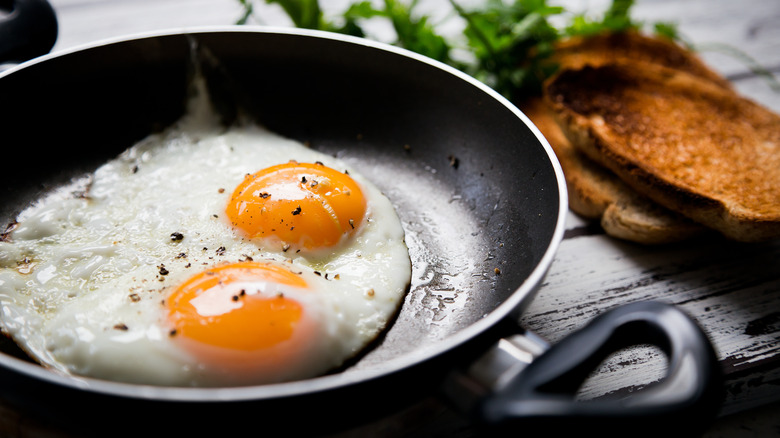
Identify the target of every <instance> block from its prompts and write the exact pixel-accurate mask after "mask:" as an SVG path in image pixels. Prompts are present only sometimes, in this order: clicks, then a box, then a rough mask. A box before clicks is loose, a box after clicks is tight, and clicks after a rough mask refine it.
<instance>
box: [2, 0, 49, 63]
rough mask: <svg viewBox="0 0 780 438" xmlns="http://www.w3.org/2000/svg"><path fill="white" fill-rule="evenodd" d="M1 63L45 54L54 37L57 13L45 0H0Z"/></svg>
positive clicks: (16, 61) (19, 60) (20, 60)
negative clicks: (3, 13) (2, 14)
mask: <svg viewBox="0 0 780 438" xmlns="http://www.w3.org/2000/svg"><path fill="white" fill-rule="evenodd" d="M0 10H3V11H5V12H6V13H7V15H6V16H5V17H0V63H5V62H15V63H18V62H24V61H27V60H28V59H32V58H35V57H38V56H41V55H44V54H46V53H48V52H49V50H51V48H52V47H54V43H55V41H56V40H57V32H58V26H57V16H56V14H55V13H54V9H53V8H52V6H51V5H50V4H49V2H48V1H46V0H0Z"/></svg>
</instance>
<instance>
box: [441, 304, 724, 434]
mask: <svg viewBox="0 0 780 438" xmlns="http://www.w3.org/2000/svg"><path fill="white" fill-rule="evenodd" d="M502 342H503V345H501V344H502ZM502 342H499V345H497V346H495V347H494V348H493V349H492V350H491V351H489V352H488V354H487V355H485V356H483V357H482V359H480V361H481V363H479V362H480V361H478V362H476V363H474V364H473V365H472V366H471V368H470V370H469V372H468V373H467V374H468V377H467V378H466V380H468V383H467V384H466V385H464V382H465V380H464V375H461V378H460V388H461V391H463V388H468V387H470V388H472V389H474V388H475V383H476V382H477V381H479V382H480V383H482V384H483V386H482V388H483V389H484V388H485V385H484V384H485V383H488V380H490V382H489V383H488V385H487V386H492V388H490V389H489V390H488V391H487V393H485V394H482V395H481V396H479V397H477V398H476V399H475V400H476V403H474V404H473V405H472V406H471V409H470V410H471V411H472V413H474V414H475V416H476V418H477V420H478V422H479V423H480V424H483V425H486V426H488V427H490V428H491V429H492V430H493V431H496V432H501V431H511V432H513V433H515V434H516V433H517V432H518V431H524V430H525V431H527V430H529V428H534V430H535V428H537V427H538V428H539V429H540V430H544V431H545V433H547V432H559V433H560V432H577V433H579V434H581V433H582V432H584V431H586V430H589V431H591V432H593V433H598V434H599V435H601V436H603V435H613V434H615V435H617V434H631V435H636V434H637V433H638V434H639V435H650V434H653V435H655V434H658V433H672V434H673V435H675V436H678V435H680V436H688V435H689V434H694V435H695V434H697V433H701V432H703V431H704V430H706V429H705V428H706V427H708V426H709V425H710V423H711V422H712V421H713V420H714V419H715V418H716V416H717V414H718V411H719V409H720V405H721V402H722V400H723V395H724V393H723V383H722V375H721V371H720V367H719V365H718V361H717V356H716V354H715V351H714V350H713V347H712V345H711V344H710V342H709V340H708V339H707V336H706V335H705V334H704V332H703V331H702V330H701V328H700V327H699V326H698V325H697V324H696V323H695V322H694V321H693V320H692V319H691V318H690V317H689V316H688V315H686V314H685V313H683V312H682V311H681V310H679V309H677V308H676V307H674V306H671V305H668V304H662V303H659V302H640V303H633V304H628V305H625V306H621V307H618V308H616V309H613V310H611V311H608V312H606V313H604V314H601V315H599V316H598V317H596V318H594V319H593V320H592V321H591V322H590V323H589V324H587V325H586V326H585V327H584V328H582V329H581V330H579V331H578V332H576V333H574V334H572V335H570V336H568V337H567V338H565V339H564V340H562V341H560V342H559V343H557V344H556V345H554V346H552V347H550V348H549V349H547V345H546V344H545V343H544V342H543V341H541V340H540V339H539V338H537V337H535V336H534V335H533V334H531V333H525V334H522V335H516V336H514V339H506V338H505V339H502ZM641 344H650V345H654V346H657V347H658V348H660V349H661V350H662V351H663V352H664V353H665V354H666V356H667V359H668V367H667V375H666V376H665V377H664V378H663V379H662V380H660V381H659V382H655V383H653V384H650V385H648V386H646V387H644V388H643V389H640V390H638V391H635V392H633V393H631V394H629V395H628V396H627V397H625V398H621V399H615V398H608V397H603V398H600V399H595V400H588V401H576V400H575V394H576V392H577V390H578V388H579V387H580V386H581V385H582V383H583V382H584V381H585V379H586V378H587V377H588V375H589V374H590V373H591V372H592V371H593V370H595V369H596V367H597V366H598V365H599V364H600V363H601V362H602V361H603V360H604V359H606V358H607V357H608V356H609V355H610V354H611V353H614V352H616V351H618V350H620V349H622V348H625V347H630V346H632V345H641ZM545 350H546V351H545ZM534 356H536V357H534ZM486 370H487V371H486ZM490 370H492V371H490ZM499 370H500V372H497V371H499ZM486 375H492V376H493V377H492V379H486ZM472 393H474V394H476V393H477V392H474V391H472ZM450 394H452V393H451V392H450ZM460 396H462V394H460ZM461 400H462V398H461Z"/></svg>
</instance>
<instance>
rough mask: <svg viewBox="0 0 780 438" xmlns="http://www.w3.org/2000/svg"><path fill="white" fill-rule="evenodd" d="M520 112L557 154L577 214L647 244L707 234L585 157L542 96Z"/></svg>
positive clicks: (612, 232)
mask: <svg viewBox="0 0 780 438" xmlns="http://www.w3.org/2000/svg"><path fill="white" fill-rule="evenodd" d="M520 109H521V110H522V111H523V112H524V113H525V114H526V115H527V116H528V117H529V118H530V119H531V120H532V121H533V122H534V124H535V125H536V126H537V127H538V128H539V130H540V131H541V132H542V134H543V135H544V136H545V138H546V139H547V141H548V142H549V143H550V145H551V146H552V148H553V150H554V151H555V154H556V156H557V157H558V161H560V163H561V167H562V168H563V173H564V176H565V178H566V186H567V188H568V192H569V208H571V210H572V211H574V212H575V213H577V214H579V215H581V216H584V217H586V218H590V219H599V220H600V222H601V227H602V228H603V229H604V231H605V232H606V233H607V234H609V235H611V236H613V237H617V238H620V239H624V240H629V241H633V242H637V243H643V244H662V243H670V242H676V241H681V240H685V239H688V238H690V237H693V236H696V235H699V234H702V233H703V232H704V231H705V227H703V226H701V225H699V224H696V223H695V222H692V221H691V220H689V219H687V218H685V217H684V216H681V215H679V214H677V213H674V212H672V211H670V210H667V209H665V208H663V207H661V206H659V205H657V204H656V203H654V202H652V201H651V200H649V199H648V198H646V197H644V196H641V195H639V194H637V193H636V192H635V191H634V190H633V189H632V188H631V187H629V186H628V185H627V184H626V183H624V182H623V181H622V180H620V178H618V177H617V176H616V175H615V174H614V173H612V172H610V171H609V170H607V169H606V168H605V167H603V166H601V165H599V164H596V163H595V162H594V161H593V160H591V159H589V158H587V157H586V156H584V155H583V154H582V153H581V152H580V151H578V150H577V149H576V148H575V147H574V146H573V145H572V144H571V143H570V142H569V140H568V139H567V138H566V136H565V135H564V134H563V132H562V131H561V129H560V127H559V126H558V124H557V122H556V121H555V119H554V116H553V114H552V112H551V110H550V109H549V107H548V106H547V105H546V104H545V103H544V101H543V100H542V99H541V98H530V99H527V100H525V101H524V102H521V104H520Z"/></svg>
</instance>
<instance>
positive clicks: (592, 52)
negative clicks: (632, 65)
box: [553, 31, 731, 88]
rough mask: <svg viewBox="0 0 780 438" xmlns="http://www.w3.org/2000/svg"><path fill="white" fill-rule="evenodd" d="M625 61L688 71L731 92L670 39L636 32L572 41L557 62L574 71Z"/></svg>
mask: <svg viewBox="0 0 780 438" xmlns="http://www.w3.org/2000/svg"><path fill="white" fill-rule="evenodd" d="M621 60H631V61H633V62H646V63H650V64H655V65H661V66H664V67H669V68H673V69H675V70H681V71H685V72H688V73H690V74H692V75H695V76H699V77H702V78H705V79H708V80H710V81H712V82H714V83H716V84H718V85H720V86H722V87H724V88H731V83H729V81H728V80H726V79H725V78H723V77H722V76H721V75H719V74H718V73H716V72H714V71H713V70H712V69H710V68H709V67H708V66H707V65H706V64H705V63H704V62H703V61H702V60H701V59H700V58H699V57H698V56H696V54H694V53H693V52H692V51H690V50H688V49H686V48H684V47H681V46H680V45H678V44H676V43H675V42H673V41H670V40H668V39H666V38H663V37H654V36H647V35H642V34H640V33H638V32H633V31H631V32H621V33H605V34H600V35H593V36H588V37H574V38H568V39H566V40H563V41H561V42H560V43H558V44H557V45H556V47H555V55H554V57H553V61H554V62H556V63H558V64H559V65H560V66H561V67H562V68H574V69H578V68H581V67H582V66H584V65H594V66H598V65H603V64H608V63H611V62H615V61H621Z"/></svg>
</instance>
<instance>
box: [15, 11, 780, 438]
mask: <svg viewBox="0 0 780 438" xmlns="http://www.w3.org/2000/svg"><path fill="white" fill-rule="evenodd" d="M345 1H347V0H337V1H332V0H322V4H323V5H325V6H326V10H328V9H331V8H335V9H338V8H340V7H341V5H343V4H344V3H345ZM471 1H473V0H471ZM426 2H427V3H428V4H426ZM51 3H52V5H53V6H54V8H55V10H56V12H57V14H58V18H59V22H60V35H59V39H58V42H57V44H56V46H55V47H54V50H55V51H56V50H62V49H67V48H70V47H73V46H77V45H80V44H83V43H89V42H93V41H95V40H99V39H104V38H112V37H116V36H121V35H127V34H133V33H138V32H145V31H151V30H156V29H170V28H183V27H191V26H202V25H225V24H232V23H233V22H235V20H236V19H237V18H238V17H239V16H240V14H241V6H240V4H239V3H238V0H51ZM421 3H422V4H423V6H424V7H427V8H428V9H429V10H433V9H432V8H434V7H441V6H442V5H444V6H445V7H446V1H441V0H422V2H421ZM583 3H584V2H583ZM604 3H605V2H603V1H592V2H590V5H591V6H592V7H594V8H597V7H598V6H599V5H601V4H604ZM637 3H638V4H637V5H636V6H635V8H634V14H633V15H634V16H635V17H637V18H640V19H643V20H647V21H658V20H662V21H674V22H677V23H678V24H679V28H680V30H681V31H682V33H683V34H684V35H685V36H686V37H687V38H688V39H689V40H691V41H693V42H695V43H697V44H704V43H726V44H730V45H732V46H735V47H739V48H740V49H741V50H742V51H744V52H745V53H747V54H750V55H751V56H752V57H754V58H756V59H757V60H759V61H760V62H761V63H762V64H763V65H764V66H766V67H767V68H768V69H769V70H771V71H774V72H775V73H780V1H777V0H749V1H742V2H735V1H732V0H689V1H678V0H646V1H638V2H637ZM570 4H575V5H576V4H578V2H570ZM256 10H257V11H258V14H259V15H260V16H262V20H263V23H265V24H274V25H287V24H289V22H288V21H287V20H286V17H285V16H284V15H283V14H282V13H281V12H280V11H279V10H277V9H275V8H273V7H264V6H263V5H261V4H259V3H257V4H256ZM702 55H703V58H704V59H705V61H706V62H708V63H709V64H710V65H711V66H712V67H713V68H714V69H716V70H717V71H719V72H721V73H722V74H724V75H725V76H726V77H727V78H729V79H731V80H732V81H733V82H734V84H735V85H736V87H737V89H738V90H739V91H741V92H742V93H744V94H746V95H747V96H749V97H751V98H753V99H754V100H756V101H758V102H760V103H762V104H764V105H765V106H768V107H769V108H771V109H773V110H774V111H776V112H780V92H773V91H772V90H771V89H770V87H769V86H768V85H767V83H766V82H765V81H764V80H763V79H761V78H759V77H758V76H756V75H755V74H753V73H752V72H750V71H749V70H748V69H747V68H746V67H745V65H744V63H741V62H738V61H735V60H734V59H733V58H732V57H729V56H726V55H723V54H720V53H715V52H705V53H703V54H702ZM567 228H568V230H567V233H566V237H565V239H564V241H563V242H562V244H561V246H560V249H559V251H558V253H557V257H556V260H555V262H554V263H553V265H552V268H551V270H550V272H549V274H548V276H547V278H546V280H545V282H544V284H543V285H542V287H541V290H540V291H539V293H538V295H537V298H536V299H535V301H533V303H532V304H531V306H530V308H529V309H528V311H527V313H526V314H525V316H524V317H523V319H522V323H523V325H524V326H525V327H527V328H529V329H530V330H532V331H534V332H536V333H537V334H539V335H541V336H542V337H544V338H546V339H547V340H548V341H550V342H552V343H555V342H556V341H557V340H559V339H561V338H562V337H564V336H566V335H567V334H568V333H570V332H572V331H573V330H575V329H576V328H578V327H580V326H581V325H583V324H584V323H585V322H587V321H588V320H590V319H591V318H592V317H594V316H595V315H597V314H599V313H601V312H603V311H604V310H606V309H609V308H612V307H615V306H617V305H620V304H624V303H628V302H633V301H640V300H660V301H665V302H669V303H674V304H676V305H679V306H680V307H681V308H682V309H683V310H685V311H687V312H688V313H689V314H690V315H692V316H693V317H694V318H695V319H696V320H697V321H698V322H699V323H700V324H701V325H702V327H703V328H704V329H705V331H706V332H707V333H708V335H709V336H710V337H711V338H712V340H713V343H714V345H715V348H716V350H717V352H718V356H719V358H720V360H721V364H722V367H723V370H724V372H725V374H726V377H727V393H728V395H727V399H726V402H725V404H724V406H723V413H722V415H723V417H722V418H721V419H720V420H719V422H718V423H717V424H716V425H715V426H714V427H713V428H712V430H711V431H710V432H709V433H708V434H707V436H709V437H718V436H767V435H775V436H776V435H778V434H779V433H780V416H778V415H776V414H778V413H780V242H774V243H768V244H759V245H741V244H735V243H730V242H727V241H724V240H713V241H698V242H694V243H687V244H680V245H671V246H662V247H644V246H639V245H635V244H630V243H626V242H621V241H617V240H615V239H612V238H610V237H608V236H606V235H605V234H604V233H603V231H602V230H601V229H600V228H599V227H598V225H595V224H592V223H588V222H585V221H583V220H582V219H580V218H578V217H577V216H575V215H573V214H570V215H569V218H568V227H567ZM664 366H665V365H664V361H663V360H662V358H661V356H660V354H659V353H658V352H656V351H655V350H652V349H649V348H635V349H631V350H628V351H625V352H622V353H620V354H618V355H617V356H615V357H614V358H612V359H610V360H609V361H608V363H607V364H605V365H604V366H603V367H602V368H601V370H600V371H599V372H598V373H596V375H595V376H593V377H592V379H591V380H590V381H589V382H588V384H587V385H586V387H585V388H583V390H582V397H583V398H592V397H597V396H599V395H602V394H606V393H611V392H615V391H627V390H630V389H631V388H633V387H635V386H637V385H641V384H644V383H648V382H651V381H653V380H655V379H658V378H659V377H660V376H661V375H662V374H663V371H664ZM2 414H3V413H2V412H1V411H0V415H2ZM7 415H15V414H13V413H7ZM6 421H11V420H7V419H6ZM366 433H371V434H372V435H373V436H397V435H403V436H443V435H445V434H446V435H455V436H470V431H469V429H468V427H467V426H464V425H463V424H462V423H461V422H459V421H457V418H456V417H455V416H454V414H453V413H451V412H449V411H448V410H447V408H446V407H444V406H441V405H439V404H438V403H437V402H436V401H435V400H428V401H426V402H424V403H422V404H420V405H419V406H411V407H410V408H409V409H408V410H406V411H404V412H402V413H400V414H397V415H394V416H392V417H389V418H388V419H386V420H385V421H383V422H380V423H378V424H374V425H370V426H367V427H363V428H359V429H356V430H354V431H351V432H347V433H344V434H340V436H341V435H343V436H363V434H366Z"/></svg>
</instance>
